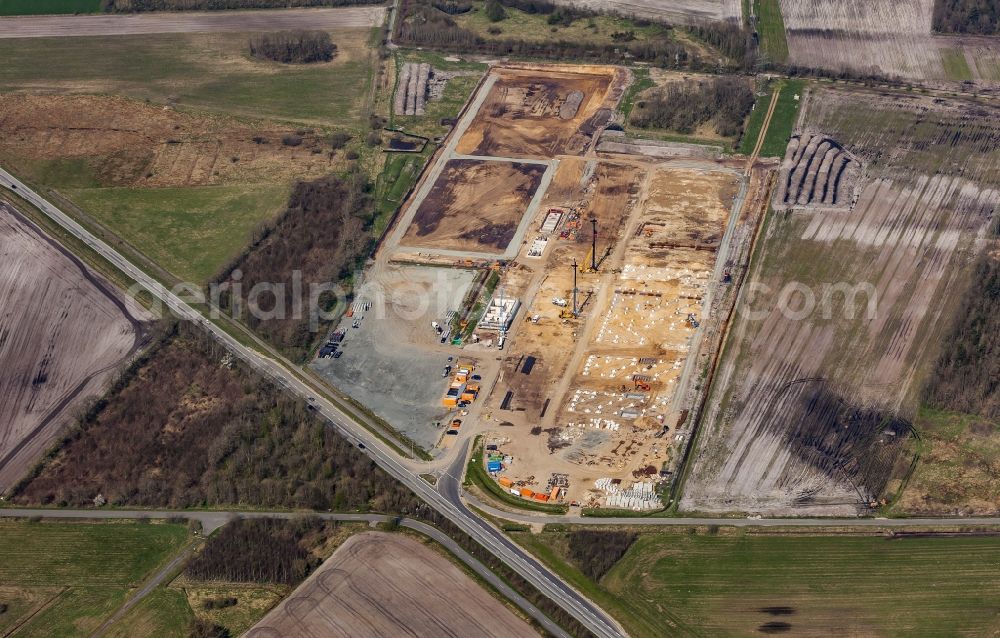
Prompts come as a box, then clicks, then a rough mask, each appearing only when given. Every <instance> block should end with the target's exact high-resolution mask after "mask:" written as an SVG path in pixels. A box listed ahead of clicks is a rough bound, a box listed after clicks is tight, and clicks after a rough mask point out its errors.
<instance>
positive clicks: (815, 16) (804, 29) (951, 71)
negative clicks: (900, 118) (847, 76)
mask: <svg viewBox="0 0 1000 638" xmlns="http://www.w3.org/2000/svg"><path fill="white" fill-rule="evenodd" d="M774 4H778V2H775V3H774ZM934 4H935V0H906V1H905V2H894V1H890V0H877V1H875V2H860V1H855V2H838V1H837V0H819V1H816V0H780V5H781V15H782V16H783V17H784V23H785V27H786V35H787V40H788V62H789V63H790V64H793V65H796V66H799V67H803V68H808V69H823V70H826V71H831V72H834V73H840V72H844V71H849V72H851V73H853V74H855V75H869V74H871V75H876V76H881V77H889V78H897V79H902V80H906V81H918V82H923V83H929V84H933V85H948V86H952V87H954V86H955V85H956V84H957V83H960V82H963V81H967V80H971V81H975V82H976V84H979V85H981V86H984V87H993V88H995V87H996V84H997V82H998V81H1000V75H998V73H997V69H998V63H1000V43H997V42H996V41H995V40H990V39H988V38H973V37H966V38H955V37H947V36H940V35H935V34H933V33H932V21H933V13H934Z"/></svg>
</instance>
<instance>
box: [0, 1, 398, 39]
mask: <svg viewBox="0 0 1000 638" xmlns="http://www.w3.org/2000/svg"><path fill="white" fill-rule="evenodd" d="M383 20H385V8H384V7H338V8H333V9H281V10H280V11H279V10H272V11H267V10H259V11H212V12H204V13H197V12H183V13H182V12H170V11H167V12H163V13H138V14H111V15H83V16H18V17H7V18H0V38H53V37H55V38H61V37H75V36H108V35H139V34H149V33H212V32H222V31H283V30H289V29H341V28H349V27H374V26H378V25H380V24H382V21H383Z"/></svg>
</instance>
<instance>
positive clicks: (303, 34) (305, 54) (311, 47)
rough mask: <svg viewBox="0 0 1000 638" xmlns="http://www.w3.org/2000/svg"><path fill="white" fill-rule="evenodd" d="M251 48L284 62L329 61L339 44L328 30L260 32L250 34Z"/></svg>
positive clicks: (255, 53) (255, 54)
mask: <svg viewBox="0 0 1000 638" xmlns="http://www.w3.org/2000/svg"><path fill="white" fill-rule="evenodd" d="M249 48H250V55H252V56H253V57H255V58H259V59H262V60H273V61H274V62H281V63H283V64H309V63H312V62H329V61H330V60H332V59H333V56H334V55H336V53H337V45H336V44H334V43H333V42H332V41H331V40H330V34H329V33H327V32H326V31H303V30H297V31H278V32H276V33H259V34H257V35H253V36H250V40H249ZM299 142H300V143H301V139H300V140H299Z"/></svg>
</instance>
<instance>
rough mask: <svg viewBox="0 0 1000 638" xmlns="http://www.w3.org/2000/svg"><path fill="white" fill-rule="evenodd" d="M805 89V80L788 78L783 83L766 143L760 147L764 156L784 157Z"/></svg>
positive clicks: (768, 129) (765, 139)
mask: <svg viewBox="0 0 1000 638" xmlns="http://www.w3.org/2000/svg"><path fill="white" fill-rule="evenodd" d="M804 89H805V82H804V81H803V80H786V81H785V82H784V84H783V85H782V87H781V93H779V94H778V104H777V105H776V106H775V107H774V115H772V116H771V124H770V126H768V128H767V135H766V136H765V138H764V144H763V146H761V147H760V154H761V156H762V157H784V155H785V148H786V147H787V146H788V140H789V139H791V137H792V131H793V130H795V120H796V119H797V118H798V115H799V106H800V105H801V104H802V91H803V90H804ZM762 104H763V102H762ZM758 108H760V107H758ZM765 113H766V112H765ZM758 129H759V127H758ZM754 143H756V140H755V141H754ZM750 150H751V151H753V146H751V147H750Z"/></svg>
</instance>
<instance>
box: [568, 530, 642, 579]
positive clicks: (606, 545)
mask: <svg viewBox="0 0 1000 638" xmlns="http://www.w3.org/2000/svg"><path fill="white" fill-rule="evenodd" d="M636 538H638V536H637V535H636V534H633V533H630V532H603V531H594V530H579V531H574V532H570V533H569V554H570V558H572V559H573V560H574V561H576V563H577V565H579V566H580V570H581V571H582V572H583V573H584V574H586V575H587V576H589V577H590V578H591V579H593V580H595V581H598V580H600V579H601V578H602V577H603V576H604V575H605V574H607V573H608V572H609V571H610V570H611V568H612V567H614V566H615V563H617V562H618V561H619V560H620V559H621V557H622V556H624V555H625V552H627V551H628V548H629V547H631V546H632V543H634V542H635V539H636Z"/></svg>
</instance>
